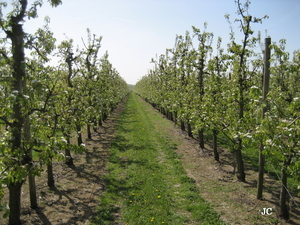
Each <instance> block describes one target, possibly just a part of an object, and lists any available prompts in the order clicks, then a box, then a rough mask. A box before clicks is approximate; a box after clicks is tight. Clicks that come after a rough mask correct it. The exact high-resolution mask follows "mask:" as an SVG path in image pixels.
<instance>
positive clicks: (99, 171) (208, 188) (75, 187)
mask: <svg viewBox="0 0 300 225" xmlns="http://www.w3.org/2000/svg"><path fill="white" fill-rule="evenodd" d="M123 109H124V104H120V105H119V106H118V108H117V109H116V110H115V111H114V112H113V114H112V115H111V116H110V117H109V118H108V119H107V121H106V122H105V123H104V124H103V127H102V128H101V129H99V131H98V132H97V133H93V137H92V140H88V139H86V136H84V138H85V144H86V148H87V152H86V153H85V154H83V155H75V156H74V164H75V166H74V167H68V166H66V165H65V164H64V163H62V162H56V163H54V174H55V185H56V188H55V189H52V190H50V189H49V188H48V187H47V180H46V172H44V173H42V175H41V177H38V178H37V179H36V185H37V194H38V204H39V208H38V209H35V210H33V209H31V208H30V205H29V197H28V184H27V183H25V184H24V186H23V191H22V216H21V218H22V221H23V222H24V224H26V225H34V224H36V225H40V224H45V225H50V224H51V225H83V224H88V223H89V220H90V219H91V218H92V216H93V215H94V213H95V209H96V206H97V205H98V204H99V200H98V197H99V195H100V194H101V193H102V192H103V191H104V189H105V184H104V182H103V180H102V179H101V177H102V175H103V174H105V173H107V171H106V168H105V165H106V162H107V158H108V154H109V148H110V144H111V143H112V141H113V140H114V134H115V128H116V125H117V119H118V116H119V115H120V113H121V112H122V111H123ZM153 111H154V112H156V113H157V111H156V110H155V109H153ZM170 123H171V124H172V125H171V127H172V128H171V129H170V130H169V129H166V131H165V135H166V137H167V138H170V139H173V140H175V141H176V142H177V143H178V146H177V150H176V151H177V153H178V154H180V155H182V162H183V166H184V168H185V169H186V171H187V174H188V176H190V177H192V178H194V180H195V182H196V184H197V185H198V187H199V190H200V194H201V196H202V197H203V198H204V199H206V200H207V201H209V202H210V203H211V204H212V206H213V207H214V208H215V210H216V211H217V212H219V213H221V219H223V220H224V221H225V222H227V223H229V224H300V210H299V209H298V208H297V207H295V206H294V207H293V211H292V217H291V220H290V221H289V222H285V221H281V220H279V219H277V212H278V206H277V202H278V194H279V192H278V190H279V183H278V182H276V181H274V179H272V178H270V177H266V190H267V191H268V192H265V194H264V200H263V201H257V200H256V198H255V196H256V192H255V191H256V180H257V173H255V172H254V171H252V170H251V168H250V166H249V165H248V164H247V163H246V169H247V171H246V179H247V182H246V183H242V182H238V181H237V179H236V177H235V176H234V174H233V171H234V168H233V166H232V165H233V162H234V158H233V155H232V154H231V153H230V152H228V151H227V150H226V149H223V148H219V152H220V163H219V162H216V161H215V160H214V159H213V156H212V150H211V146H210V145H209V144H208V145H206V146H205V147H206V149H205V150H204V151H200V149H199V144H198V143H197V141H196V140H195V139H193V138H190V137H188V136H187V134H186V133H185V132H182V131H181V130H180V129H179V128H178V127H177V126H175V125H173V123H172V122H171V121H170ZM156 126H160V124H156ZM84 135H86V134H85V133H84ZM296 203H297V204H298V205H299V206H300V200H299V198H296ZM262 208H272V215H266V216H262V215H261V212H260V210H262ZM270 221H272V222H270ZM0 224H7V220H4V219H3V218H1V219H0Z"/></svg>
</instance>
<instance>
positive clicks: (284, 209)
mask: <svg viewBox="0 0 300 225" xmlns="http://www.w3.org/2000/svg"><path fill="white" fill-rule="evenodd" d="M286 187H287V174H286V171H285V168H284V167H283V168H282V169H281V191H280V216H281V217H282V218H284V219H289V217H290V215H289V210H288V206H287V204H286V197H287V190H286Z"/></svg>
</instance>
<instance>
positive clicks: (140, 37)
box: [26, 0, 300, 84]
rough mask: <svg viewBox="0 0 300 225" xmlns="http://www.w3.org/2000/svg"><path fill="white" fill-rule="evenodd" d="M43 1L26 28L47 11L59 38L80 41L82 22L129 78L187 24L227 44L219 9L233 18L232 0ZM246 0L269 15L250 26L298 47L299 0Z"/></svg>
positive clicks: (135, 77) (141, 70)
mask: <svg viewBox="0 0 300 225" xmlns="http://www.w3.org/2000/svg"><path fill="white" fill-rule="evenodd" d="M241 1H242V0H241ZM44 2H45V3H44V5H43V7H42V8H41V9H40V10H39V18H38V19H35V20H30V21H29V22H28V23H26V30H27V31H28V32H33V31H34V30H35V29H36V28H37V27H39V26H42V24H43V18H44V16H46V15H47V16H49V17H50V18H51V23H50V28H51V30H52V31H53V32H54V35H55V37H56V38H57V40H58V42H60V41H62V40H64V39H65V36H64V34H66V36H67V37H69V38H72V39H74V41H75V43H76V45H77V44H78V45H80V46H82V41H81V38H84V39H86V28H90V29H91V31H92V33H94V34H96V35H98V36H103V40H102V47H101V49H100V55H101V56H102V55H103V54H104V53H105V51H106V50H108V53H109V59H110V61H111V62H112V64H113V66H114V67H115V68H116V69H117V70H118V71H119V73H120V75H121V76H122V77H123V78H124V79H125V81H126V82H127V83H130V84H135V83H136V82H137V81H138V80H139V79H140V78H141V77H142V76H144V75H145V74H147V71H148V69H150V68H152V67H153V64H151V63H150V60H151V58H154V57H155V55H156V54H158V55H160V54H163V53H165V49H166V48H172V47H173V46H174V41H175V37H176V35H183V34H185V31H187V30H189V31H192V29H191V26H196V27H197V28H200V29H201V30H202V29H203V23H204V22H207V23H208V29H207V31H209V32H213V33H214V35H215V40H216V39H217V37H218V36H221V37H222V38H223V43H224V47H226V44H227V43H228V40H229V35H228V34H229V32H230V29H229V25H228V23H227V22H226V20H225V18H224V15H225V14H227V13H229V14H231V18H232V21H233V19H234V18H235V17H236V14H235V12H236V6H235V3H234V0H84V1H82V0H63V4H62V5H60V6H58V7H57V8H53V9H52V8H51V7H50V6H49V4H48V3H46V0H45V1H44ZM242 2H243V1H242ZM251 2H252V3H251V7H250V11H249V13H250V14H251V15H252V16H255V17H263V16H264V15H265V14H267V15H269V17H270V18H269V19H267V20H264V22H263V24H257V25H255V27H254V29H255V31H258V30H260V31H261V33H262V37H263V38H264V37H266V35H265V30H267V34H268V35H269V36H271V38H272V41H276V42H278V40H279V39H282V38H285V39H287V49H288V50H289V51H291V52H292V51H293V50H296V49H300V39H299V38H300V25H299V24H300V13H299V12H300V0H252V1H251ZM237 26H238V24H235V27H237ZM238 33H239V31H238V29H236V34H238ZM255 34H257V32H256V33H255ZM258 50H259V49H258Z"/></svg>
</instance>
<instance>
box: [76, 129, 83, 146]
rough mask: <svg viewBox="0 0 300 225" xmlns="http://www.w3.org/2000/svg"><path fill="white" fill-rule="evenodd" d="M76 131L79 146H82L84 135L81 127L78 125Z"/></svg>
mask: <svg viewBox="0 0 300 225" xmlns="http://www.w3.org/2000/svg"><path fill="white" fill-rule="evenodd" d="M76 130H77V144H78V145H81V144H82V143H83V142H82V135H81V126H80V125H78V124H76Z"/></svg>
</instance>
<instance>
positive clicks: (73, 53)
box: [0, 0, 128, 224]
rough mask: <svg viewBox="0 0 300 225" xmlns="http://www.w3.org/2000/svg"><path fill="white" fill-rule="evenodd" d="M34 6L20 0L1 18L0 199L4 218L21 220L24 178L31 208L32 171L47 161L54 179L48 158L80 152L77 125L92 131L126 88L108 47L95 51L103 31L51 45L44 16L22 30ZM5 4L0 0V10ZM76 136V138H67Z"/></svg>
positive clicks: (14, 221)
mask: <svg viewBox="0 0 300 225" xmlns="http://www.w3.org/2000/svg"><path fill="white" fill-rule="evenodd" d="M49 2H50V3H51V5H52V6H56V5H58V4H60V3H61V2H60V1H54V0H53V1H49ZM39 5H40V4H36V3H34V4H33V5H32V7H31V8H27V1H25V0H23V1H18V2H16V3H15V4H14V7H13V10H12V12H11V13H9V14H7V16H6V17H4V16H3V15H2V17H1V20H0V25H1V29H2V31H3V32H4V33H5V34H6V37H5V38H3V39H1V49H0V54H1V56H2V57H1V58H0V98H1V101H0V182H1V183H0V199H2V198H3V195H4V190H5V187H8V190H9V205H8V206H9V207H6V203H5V202H4V203H2V204H1V205H2V209H4V213H5V216H8V215H9V224H21V220H20V205H21V197H20V193H21V187H22V184H23V183H24V181H25V179H27V178H28V179H29V183H30V194H31V207H32V208H36V207H37V201H36V193H35V176H36V175H39V174H40V172H41V171H42V169H43V168H44V166H47V169H48V185H49V186H54V179H53V173H52V160H53V159H56V160H65V161H66V163H67V164H68V165H72V164H73V160H72V155H71V153H72V152H73V153H80V152H84V151H85V147H84V143H83V141H82V137H81V129H82V127H83V126H87V131H88V136H89V138H91V129H94V130H97V127H99V126H101V124H102V122H103V121H104V120H105V119H106V117H107V116H108V115H109V114H110V112H111V111H112V110H113V109H114V108H115V107H116V105H117V104H118V103H119V102H120V101H121V100H122V99H123V98H124V97H125V95H127V93H128V86H127V84H126V82H125V81H124V80H123V79H122V78H121V77H120V75H119V73H118V72H117V70H116V69H115V68H114V67H113V65H112V64H111V63H110V61H109V59H108V53H107V52H106V53H105V54H104V55H103V56H102V57H99V49H100V47H101V40H102V37H97V36H96V35H92V33H91V31H90V30H87V40H85V41H83V42H84V47H83V49H78V48H77V49H76V48H75V47H74V44H73V40H72V39H67V40H64V41H62V42H61V43H60V44H56V42H55V41H56V39H55V38H54V37H53V33H52V32H51V30H50V29H49V26H48V22H49V20H48V19H47V20H46V25H45V26H44V27H43V28H40V29H38V30H37V31H36V33H34V34H28V33H25V32H24V30H23V23H24V19H25V17H28V18H35V17H36V16H37V6H39ZM5 6H6V4H5V3H1V12H2V7H5ZM53 58H55V59H56V61H57V63H53V61H55V60H52V61H51V59H53ZM74 135H75V136H76V137H77V140H78V144H71V142H70V139H71V138H72V137H74Z"/></svg>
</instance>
